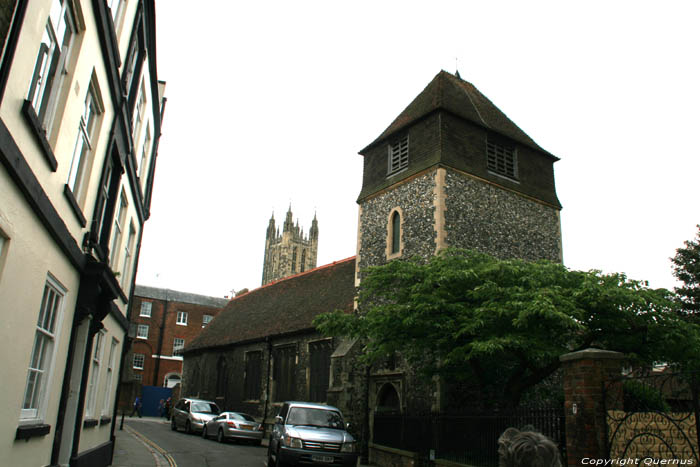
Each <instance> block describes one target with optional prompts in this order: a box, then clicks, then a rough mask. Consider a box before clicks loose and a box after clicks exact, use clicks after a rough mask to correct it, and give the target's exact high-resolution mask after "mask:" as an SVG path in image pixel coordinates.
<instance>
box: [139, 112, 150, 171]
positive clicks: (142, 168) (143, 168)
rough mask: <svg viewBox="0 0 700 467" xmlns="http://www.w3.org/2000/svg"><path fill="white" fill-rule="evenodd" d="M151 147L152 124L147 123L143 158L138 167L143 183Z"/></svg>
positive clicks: (142, 152)
mask: <svg viewBox="0 0 700 467" xmlns="http://www.w3.org/2000/svg"><path fill="white" fill-rule="evenodd" d="M150 149H151V125H150V124H148V125H146V136H145V137H144V139H143V149H142V151H141V160H140V161H139V166H138V168H137V171H138V174H139V180H141V181H142V183H143V177H144V175H146V161H147V160H148V151H149V150H150Z"/></svg>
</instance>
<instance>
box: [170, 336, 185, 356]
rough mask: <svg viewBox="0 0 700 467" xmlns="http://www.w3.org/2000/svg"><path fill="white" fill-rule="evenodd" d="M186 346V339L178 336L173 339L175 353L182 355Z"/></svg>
mask: <svg viewBox="0 0 700 467" xmlns="http://www.w3.org/2000/svg"><path fill="white" fill-rule="evenodd" d="M184 348H185V339H181V338H179V337H176V338H175V339H173V355H182V351H183V349H184Z"/></svg>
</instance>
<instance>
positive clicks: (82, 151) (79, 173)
mask: <svg viewBox="0 0 700 467" xmlns="http://www.w3.org/2000/svg"><path fill="white" fill-rule="evenodd" d="M99 113H101V110H100V108H99V106H98V104H97V100H96V97H95V91H94V89H93V86H92V85H90V86H89V87H88V92H87V96H86V97H85V107H84V108H83V114H82V115H81V116H80V124H79V125H78V140H77V141H76V143H75V150H74V151H73V160H72V161H71V164H70V170H69V171H68V186H69V187H70V189H71V191H72V192H73V194H74V195H75V197H76V198H78V197H80V196H81V194H82V189H83V187H84V186H85V185H86V182H87V180H85V177H86V175H87V174H86V172H87V167H89V163H88V159H89V157H90V154H91V153H92V149H93V144H94V136H95V127H96V125H97V124H96V120H97V118H98V114H99Z"/></svg>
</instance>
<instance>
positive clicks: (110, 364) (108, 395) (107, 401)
mask: <svg viewBox="0 0 700 467" xmlns="http://www.w3.org/2000/svg"><path fill="white" fill-rule="evenodd" d="M118 344H119V341H117V340H116V339H114V338H113V339H112V345H110V347H109V358H108V359H107V381H106V383H105V397H104V401H103V403H102V415H108V414H109V413H110V409H111V408H112V407H111V402H112V382H113V380H114V362H115V359H116V356H117V345H118Z"/></svg>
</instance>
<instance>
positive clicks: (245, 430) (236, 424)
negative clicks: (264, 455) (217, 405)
mask: <svg viewBox="0 0 700 467" xmlns="http://www.w3.org/2000/svg"><path fill="white" fill-rule="evenodd" d="M210 436H216V440H217V441H218V442H220V443H223V442H224V441H225V440H226V439H231V438H233V439H241V440H250V441H252V442H253V444H255V445H257V446H260V443H261V442H262V437H263V426H262V425H261V424H260V423H258V422H256V421H255V419H254V418H253V417H252V416H250V415H248V414H245V413H241V412H221V413H220V414H219V415H217V416H216V417H214V418H212V419H211V420H209V421H208V422H206V423H205V424H204V428H203V429H202V437H203V438H208V437H210Z"/></svg>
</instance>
